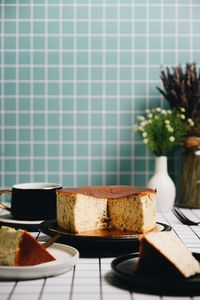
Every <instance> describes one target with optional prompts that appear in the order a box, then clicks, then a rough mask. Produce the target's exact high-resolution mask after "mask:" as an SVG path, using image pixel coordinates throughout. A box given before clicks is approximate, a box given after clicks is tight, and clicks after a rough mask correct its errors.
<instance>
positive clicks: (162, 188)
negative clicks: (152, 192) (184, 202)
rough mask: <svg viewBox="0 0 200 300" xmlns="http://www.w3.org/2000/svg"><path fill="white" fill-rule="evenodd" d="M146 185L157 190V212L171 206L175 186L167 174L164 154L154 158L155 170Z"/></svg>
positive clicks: (166, 209) (173, 200)
mask: <svg viewBox="0 0 200 300" xmlns="http://www.w3.org/2000/svg"><path fill="white" fill-rule="evenodd" d="M147 186H148V187H150V188H153V189H156V191H157V193H156V210H157V212H166V211H170V210H171V209H172V208H173V206H174V202H175V197H176V187H175V184H174V182H173V180H172V179H171V177H170V176H169V174H168V169H167V157H166V156H157V157H156V158H155V172H154V175H153V177H152V178H151V179H150V180H149V182H148V184H147Z"/></svg>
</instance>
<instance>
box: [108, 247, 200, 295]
mask: <svg viewBox="0 0 200 300" xmlns="http://www.w3.org/2000/svg"><path fill="white" fill-rule="evenodd" d="M193 255H194V256H195V258H196V259H197V260H198V261H200V254H198V253H193ZM138 259H139V253H138V252H134V253H130V254H125V255H122V256H119V257H117V258H115V259H114V260H113V261H112V263H111V268H112V271H113V272H114V274H115V275H116V276H117V277H118V278H120V279H122V281H123V282H125V283H126V284H128V285H129V287H130V290H134V289H135V290H137V291H138V292H144V293H151V294H159V295H174V296H178V295H180V296H183V295H184V296H194V295H200V274H199V275H195V276H192V277H190V278H187V279H185V278H176V277H167V276H163V277H162V276H153V275H141V274H137V273H136V272H135V268H136V264H137V262H138Z"/></svg>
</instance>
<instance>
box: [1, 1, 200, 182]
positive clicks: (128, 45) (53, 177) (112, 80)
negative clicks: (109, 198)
mask: <svg viewBox="0 0 200 300" xmlns="http://www.w3.org/2000/svg"><path fill="white" fill-rule="evenodd" d="M0 18H1V21H0V32H1V38H0V47H1V53H0V63H1V68H0V80H1V85H0V89H1V100H0V105H1V115H0V125H1V130H0V139H1V149H0V155H1V157H0V172H1V173H0V176H1V177H0V185H1V186H2V187H5V186H11V185H13V184H14V183H17V182H27V181H54V182H60V183H61V184H62V185H64V186H76V185H95V184H98V185H102V184H137V185H144V184H146V181H147V180H148V178H149V176H150V174H152V171H153V156H152V155H151V154H150V153H149V152H148V151H147V149H146V148H145V147H144V146H143V144H142V143H141V140H140V139H139V138H138V137H137V136H136V135H135V134H134V132H133V131H132V125H133V124H134V123H135V117H136V115H137V114H139V113H142V112H143V110H144V109H145V108H147V107H151V106H156V105H161V106H163V105H165V104H166V103H165V101H163V99H162V97H161V96H160V94H159V93H158V92H157V90H156V86H158V85H160V84H161V82H160V79H159V74H160V68H161V67H165V66H167V65H173V64H178V63H181V64H185V63H186V62H193V61H195V62H196V63H197V65H198V66H199V63H200V2H199V1H196V0H176V1H175V0H160V1H159V0H149V1H148V0H116V1H115V0H103V1H97V0H94V1H92V0H76V1H75V0H32V1H31V0H1V2H0ZM177 160H178V158H177ZM170 168H171V171H172V174H175V171H176V170H175V169H174V164H173V160H172V161H171V163H170Z"/></svg>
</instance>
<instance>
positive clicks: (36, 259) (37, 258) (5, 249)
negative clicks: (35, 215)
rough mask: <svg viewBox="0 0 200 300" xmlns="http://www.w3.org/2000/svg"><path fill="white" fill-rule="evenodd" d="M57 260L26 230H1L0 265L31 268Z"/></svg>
mask: <svg viewBox="0 0 200 300" xmlns="http://www.w3.org/2000/svg"><path fill="white" fill-rule="evenodd" d="M53 260H55V258H54V257H53V256H52V255H51V254H50V253H49V252H48V251H47V250H46V249H45V248H44V247H42V245H41V244H40V243H39V242H38V241H37V240H36V239H35V238H34V237H33V236H32V235H31V234H30V233H29V232H28V231H26V230H22V229H18V230H15V229H14V228H11V227H7V226H2V227H1V228H0V265H5V266H31V265H37V264H41V263H45V262H49V261H53Z"/></svg>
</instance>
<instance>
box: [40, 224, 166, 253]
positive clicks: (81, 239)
mask: <svg viewBox="0 0 200 300" xmlns="http://www.w3.org/2000/svg"><path fill="white" fill-rule="evenodd" d="M39 227H40V230H41V231H42V232H43V233H45V234H47V235H49V236H55V235H56V234H58V233H60V234H61V235H62V237H61V238H60V239H59V240H58V242H61V243H64V244H68V245H71V246H73V247H75V248H77V249H78V250H79V252H80V255H81V256H82V257H108V256H109V257H113V256H118V255H122V254H125V253H130V252H133V251H136V250H138V247H139V237H140V234H136V233H133V232H123V233H122V232H121V231H116V230H109V231H106V230H94V231H87V232H84V233H81V234H73V233H69V232H66V231H64V230H62V229H61V228H59V226H58V224H57V222H56V220H47V221H44V222H43V223H41V224H40V226H39ZM170 230H171V227H170V226H168V225H166V224H163V223H157V226H156V229H155V230H154V231H155V232H160V231H170ZM151 232H152V231H151Z"/></svg>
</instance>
